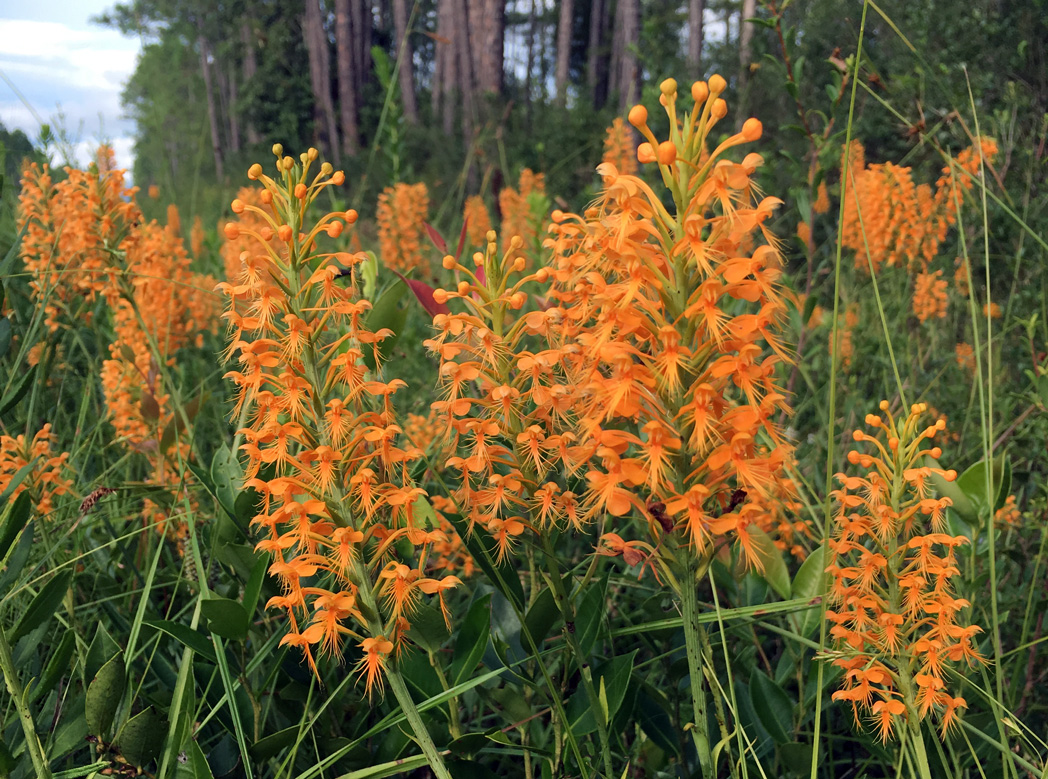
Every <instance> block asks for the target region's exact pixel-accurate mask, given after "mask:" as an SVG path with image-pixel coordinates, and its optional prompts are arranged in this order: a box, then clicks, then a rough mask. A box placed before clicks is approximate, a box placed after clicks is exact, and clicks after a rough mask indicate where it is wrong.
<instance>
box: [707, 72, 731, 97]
mask: <svg viewBox="0 0 1048 779" xmlns="http://www.w3.org/2000/svg"><path fill="white" fill-rule="evenodd" d="M709 84H710V94H713V95H719V94H720V93H721V92H723V91H724V90H725V89H727V88H728V82H727V81H725V80H724V77H723V76H721V75H718V74H716V73H714V74H713V75H712V76H710V82H709Z"/></svg>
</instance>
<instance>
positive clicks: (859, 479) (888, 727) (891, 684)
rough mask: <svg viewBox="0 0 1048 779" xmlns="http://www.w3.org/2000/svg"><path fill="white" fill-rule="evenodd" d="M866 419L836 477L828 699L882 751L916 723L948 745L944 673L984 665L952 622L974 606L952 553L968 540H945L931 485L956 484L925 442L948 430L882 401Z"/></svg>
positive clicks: (940, 501)
mask: <svg viewBox="0 0 1048 779" xmlns="http://www.w3.org/2000/svg"><path fill="white" fill-rule="evenodd" d="M880 411H881V414H869V415H867V417H866V427H867V430H869V431H870V432H865V431H863V430H856V431H855V433H854V436H853V437H854V440H855V441H856V442H857V443H859V444H861V445H863V446H861V447H860V448H856V449H855V450H853V451H851V452H849V453H848V462H849V463H851V464H852V465H853V466H857V467H858V468H859V469H860V475H857V476H846V475H845V474H843V473H840V474H837V480H838V482H839V483H840V485H841V486H840V489H838V490H836V491H834V493H833V497H834V498H835V500H836V511H835V514H834V529H833V538H832V539H831V540H830V541H829V549H828V551H829V555H828V557H827V561H828V565H827V568H826V570H827V572H828V573H829V574H830V577H831V582H830V601H829V603H830V607H829V608H828V609H827V611H826V618H827V619H828V620H829V621H830V623H831V627H830V631H829V632H830V636H831V637H832V639H833V641H834V647H835V648H834V651H833V652H831V653H829V656H830V657H831V658H832V659H833V664H834V665H836V666H837V667H839V668H841V669H843V670H844V680H843V684H842V688H841V689H840V690H838V691H837V692H835V693H834V694H833V698H834V700H839V701H846V702H848V703H849V704H850V705H851V707H852V710H853V712H854V713H855V718H856V723H857V724H859V725H861V724H862V721H863V719H864V715H865V718H867V719H869V720H870V721H872V722H873V723H874V725H875V727H876V729H877V732H878V735H879V736H880V738H881V740H882V741H887V740H888V739H889V738H892V737H894V736H895V735H897V732H898V731H897V728H899V727H900V726H901V727H906V728H908V729H909V732H910V734H911V735H912V736H913V738H914V739H916V742H920V738H921V737H920V722H921V721H922V720H924V719H932V718H934V719H936V720H938V723H939V725H940V728H941V730H942V732H943V734H944V735H945V733H946V731H947V730H948V729H949V728H950V727H951V726H952V725H954V724H955V723H956V720H957V710H958V709H963V708H965V706H966V703H965V701H964V699H963V698H960V697H954V696H952V695H951V694H950V693H949V692H948V691H947V681H948V680H949V678H950V675H949V674H948V671H949V670H950V669H951V668H954V667H956V666H964V665H974V664H976V663H979V662H981V658H980V657H979V653H978V651H977V649H976V647H975V645H974V643H973V641H974V638H975V636H976V635H977V634H978V633H980V632H981V631H980V629H979V628H978V627H977V626H974V625H970V626H969V625H964V624H963V623H961V622H959V620H958V618H959V616H960V615H961V613H963V612H964V611H965V610H966V609H967V608H968V606H969V605H970V604H969V603H968V601H966V600H964V599H963V598H957V597H955V595H954V592H953V587H952V584H951V579H953V578H954V577H957V576H959V575H960V573H959V571H958V560H957V553H958V549H959V548H960V547H962V546H964V545H965V544H967V543H968V539H967V538H966V537H965V536H952V535H950V534H949V533H947V532H946V519H945V514H944V510H945V508H946V507H947V506H949V505H950V499H949V498H946V497H943V498H938V497H935V496H934V494H933V491H932V488H933V481H932V480H933V478H941V479H944V480H945V481H948V482H949V481H953V480H954V479H955V478H956V477H957V474H956V472H955V471H947V470H943V469H942V468H939V467H937V466H936V465H935V464H934V460H936V459H938V458H939V457H940V456H941V454H942V451H941V449H940V448H939V447H938V446H935V445H934V443H933V441H934V439H935V437H936V436H938V435H940V434H942V432H943V431H944V429H945V427H946V425H945V422H943V421H942V420H939V421H938V422H935V423H934V424H930V425H927V424H926V423H922V421H921V420H922V418H925V417H926V412H927V406H926V405H925V404H923V403H919V404H915V405H914V406H912V407H911V408H910V410H909V413H908V414H907V415H906V417H905V418H903V419H900V420H897V419H896V418H895V417H894V416H893V415H892V413H891V412H890V410H889V404H888V402H887V401H882V402H881V404H880Z"/></svg>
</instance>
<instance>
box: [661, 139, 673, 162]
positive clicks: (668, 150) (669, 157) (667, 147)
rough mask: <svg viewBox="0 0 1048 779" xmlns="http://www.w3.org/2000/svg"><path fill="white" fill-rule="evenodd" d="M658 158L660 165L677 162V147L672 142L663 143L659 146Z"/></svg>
mask: <svg viewBox="0 0 1048 779" xmlns="http://www.w3.org/2000/svg"><path fill="white" fill-rule="evenodd" d="M658 158H659V163H660V164H661V165H672V164H673V163H675V162H676V161H677V147H676V146H675V145H674V144H673V141H663V142H662V143H660V144H659V151H658Z"/></svg>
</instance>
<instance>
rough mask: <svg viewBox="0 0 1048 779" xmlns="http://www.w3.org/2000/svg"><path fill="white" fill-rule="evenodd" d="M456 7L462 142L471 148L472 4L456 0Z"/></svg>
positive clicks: (456, 45)
mask: <svg viewBox="0 0 1048 779" xmlns="http://www.w3.org/2000/svg"><path fill="white" fill-rule="evenodd" d="M454 7H455V20H454V21H455V26H454V30H455V40H454V44H453V45H454V47H455V51H456V59H457V61H458V67H457V68H456V70H457V73H458V85H457V86H458V92H459V96H460V98H461V100H462V143H463V147H464V148H466V149H469V147H470V144H472V143H473V120H474V116H475V114H474V105H473V97H474V92H475V89H476V85H475V81H474V79H473V72H474V71H473V61H474V56H473V51H472V49H473V46H472V43H473V38H472V36H471V35H470V34H469V30H471V29H473V28H471V27H470V23H471V22H472V21H473V19H472V17H471V15H470V4H469V2H468V0H454Z"/></svg>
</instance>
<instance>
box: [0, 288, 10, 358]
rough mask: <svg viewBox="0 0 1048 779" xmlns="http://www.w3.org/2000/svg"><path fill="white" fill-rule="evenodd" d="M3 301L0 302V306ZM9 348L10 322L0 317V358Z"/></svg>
mask: <svg viewBox="0 0 1048 779" xmlns="http://www.w3.org/2000/svg"><path fill="white" fill-rule="evenodd" d="M2 303H3V301H0V305H2ZM10 348H11V320H10V319H8V318H7V317H6V316H5V317H0V358H2V357H4V356H5V355H6V354H7V350H8V349H10Z"/></svg>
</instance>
